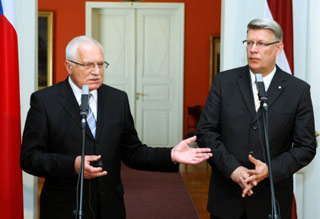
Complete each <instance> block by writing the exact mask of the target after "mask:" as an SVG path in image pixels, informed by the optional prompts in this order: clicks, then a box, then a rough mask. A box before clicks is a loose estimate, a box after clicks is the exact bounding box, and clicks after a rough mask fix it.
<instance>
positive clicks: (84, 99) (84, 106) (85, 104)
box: [80, 85, 89, 123]
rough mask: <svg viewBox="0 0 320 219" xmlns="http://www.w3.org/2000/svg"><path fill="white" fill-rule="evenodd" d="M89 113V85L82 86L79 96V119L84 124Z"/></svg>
mask: <svg viewBox="0 0 320 219" xmlns="http://www.w3.org/2000/svg"><path fill="white" fill-rule="evenodd" d="M88 111H89V85H83V86H82V95H81V105H80V115H81V119H82V120H83V119H84V121H82V122H84V123H85V122H86V118H87V115H88Z"/></svg>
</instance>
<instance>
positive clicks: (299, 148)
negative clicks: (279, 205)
mask: <svg viewBox="0 0 320 219" xmlns="http://www.w3.org/2000/svg"><path fill="white" fill-rule="evenodd" d="M292 142H293V143H292V147H291V148H290V149H289V150H288V151H286V152H284V153H281V154H280V155H278V156H276V157H274V158H273V159H272V160H271V167H272V172H273V178H274V182H275V183H277V182H281V181H283V180H285V179H286V178H289V177H291V176H292V175H293V174H294V173H295V172H297V171H298V170H300V169H301V168H302V167H304V166H306V165H307V164H309V163H310V162H311V160H312V159H313V157H314V156H315V154H316V139H315V129H314V115H313V108H312V101H311V96H310V86H309V85H308V86H306V87H305V89H304V91H303V92H302V95H301V97H300V101H299V105H298V108H297V112H296V115H295V120H294V127H293V132H292Z"/></svg>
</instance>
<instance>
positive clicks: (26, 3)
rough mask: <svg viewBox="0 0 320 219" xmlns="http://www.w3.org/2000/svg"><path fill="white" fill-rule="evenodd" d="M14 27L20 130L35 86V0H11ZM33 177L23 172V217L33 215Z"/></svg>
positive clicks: (36, 182)
mask: <svg viewBox="0 0 320 219" xmlns="http://www.w3.org/2000/svg"><path fill="white" fill-rule="evenodd" d="M15 6H16V27H17V33H18V47H19V72H20V105H21V133H22V131H23V128H24V123H25V119H26V115H27V111H28V109H29V99H30V95H31V93H32V92H33V91H35V90H36V85H37V77H36V76H37V71H38V68H37V66H38V64H37V63H38V61H37V60H38V57H37V55H38V53H37V52H36V51H37V37H36V36H37V34H38V32H37V29H38V28H37V23H36V19H37V17H38V12H37V11H38V1H37V0H15ZM37 186H38V180H37V178H35V177H33V176H31V175H29V174H26V173H23V200H24V218H26V219H36V218H37V206H38V205H37V188H38V187H37Z"/></svg>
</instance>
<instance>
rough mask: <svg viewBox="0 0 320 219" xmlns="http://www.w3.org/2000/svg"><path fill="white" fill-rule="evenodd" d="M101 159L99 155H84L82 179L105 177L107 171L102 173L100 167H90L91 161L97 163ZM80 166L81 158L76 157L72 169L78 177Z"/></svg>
mask: <svg viewBox="0 0 320 219" xmlns="http://www.w3.org/2000/svg"><path fill="white" fill-rule="evenodd" d="M100 158H101V155H86V156H85V159H84V160H85V161H84V171H83V178H84V179H93V178H96V177H101V176H104V175H107V171H104V170H103V169H102V168H101V167H93V166H91V165H90V162H91V161H97V160H99V159H100ZM80 166H81V156H78V157H76V159H75V161H74V169H75V171H76V173H77V174H78V175H79V173H80Z"/></svg>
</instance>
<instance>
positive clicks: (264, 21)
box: [247, 18, 283, 42]
mask: <svg viewBox="0 0 320 219" xmlns="http://www.w3.org/2000/svg"><path fill="white" fill-rule="evenodd" d="M257 29H268V30H271V31H272V32H273V33H274V36H275V37H276V39H277V40H279V41H280V42H282V38H283V33H282V29H281V27H280V25H279V24H278V23H277V22H276V21H274V20H272V19H268V18H256V19H253V20H252V21H250V22H249V24H248V26H247V32H248V31H249V30H257Z"/></svg>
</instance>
